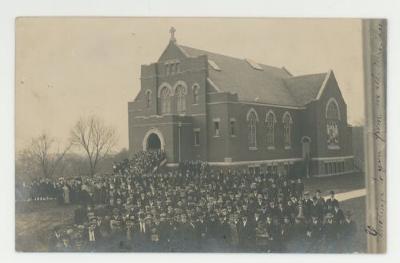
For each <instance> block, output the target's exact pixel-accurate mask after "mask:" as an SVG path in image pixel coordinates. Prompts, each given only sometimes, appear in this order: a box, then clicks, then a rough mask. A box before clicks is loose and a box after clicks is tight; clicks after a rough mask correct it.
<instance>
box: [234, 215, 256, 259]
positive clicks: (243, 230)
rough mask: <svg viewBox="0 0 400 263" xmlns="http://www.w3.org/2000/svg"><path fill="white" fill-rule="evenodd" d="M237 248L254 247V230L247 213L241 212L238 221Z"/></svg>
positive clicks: (245, 249)
mask: <svg viewBox="0 0 400 263" xmlns="http://www.w3.org/2000/svg"><path fill="white" fill-rule="evenodd" d="M238 236H239V249H241V250H243V251H248V250H249V249H250V248H252V247H254V246H252V245H254V244H255V240H256V230H255V227H254V225H253V224H251V223H250V222H249V220H248V217H247V214H246V213H243V214H242V216H241V220H240V221H239V222H238Z"/></svg>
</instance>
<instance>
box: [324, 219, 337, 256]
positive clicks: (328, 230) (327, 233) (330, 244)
mask: <svg viewBox="0 0 400 263" xmlns="http://www.w3.org/2000/svg"><path fill="white" fill-rule="evenodd" d="M325 220H326V223H325V225H324V227H323V241H324V242H323V243H324V244H323V248H324V249H325V250H326V252H327V253H333V252H335V251H336V246H337V240H338V235H339V225H338V224H336V223H335V222H334V221H333V214H332V213H327V214H326V218H325Z"/></svg>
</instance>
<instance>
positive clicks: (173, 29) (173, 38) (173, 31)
mask: <svg viewBox="0 0 400 263" xmlns="http://www.w3.org/2000/svg"><path fill="white" fill-rule="evenodd" d="M175 31H176V29H175V27H173V26H172V27H171V28H170V30H169V33H170V34H171V38H170V39H169V41H171V42H176V38H175Z"/></svg>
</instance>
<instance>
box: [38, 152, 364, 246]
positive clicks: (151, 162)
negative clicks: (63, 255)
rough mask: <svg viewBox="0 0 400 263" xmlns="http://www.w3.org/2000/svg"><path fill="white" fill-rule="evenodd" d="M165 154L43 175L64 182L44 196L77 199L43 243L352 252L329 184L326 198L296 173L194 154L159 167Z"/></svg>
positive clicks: (346, 222) (347, 219)
mask: <svg viewBox="0 0 400 263" xmlns="http://www.w3.org/2000/svg"><path fill="white" fill-rule="evenodd" d="M164 159H165V156H164V154H163V153H162V152H159V151H158V152H140V153H138V154H136V155H135V156H134V158H132V159H131V160H125V161H123V162H120V163H118V164H115V165H114V172H113V174H112V175H111V176H103V177H100V176H98V177H83V178H74V179H70V180H59V181H57V182H55V183H51V182H47V181H46V180H45V181H44V182H45V184H46V183H49V184H50V185H53V186H55V187H54V188H56V189H63V190H57V191H48V192H49V193H53V192H54V193H58V195H57V194H55V195H49V198H57V199H58V200H59V202H60V204H61V203H63V204H69V203H75V204H77V208H76V209H75V211H74V223H73V224H70V225H60V226H58V227H56V228H55V229H54V231H52V233H51V235H50V239H49V251H143V252H314V253H323V252H328V253H329V252H354V251H353V250H352V240H353V238H354V235H355V233H356V229H357V227H356V223H355V222H354V220H353V219H352V215H351V212H350V211H345V212H344V211H342V209H341V208H340V204H339V202H338V200H337V199H336V198H335V193H334V192H333V191H331V192H330V197H329V198H326V199H325V198H324V197H323V196H322V195H321V191H319V190H316V191H315V192H312V193H309V192H305V191H304V184H303V182H302V179H301V178H300V177H299V178H297V179H294V178H288V177H287V176H286V175H285V174H282V173H279V172H274V173H268V172H267V171H265V172H264V171H261V172H257V173H256V172H254V171H253V172H249V171H248V170H246V169H226V170H213V169H211V168H210V167H209V166H208V165H207V163H204V162H201V161H189V162H183V163H181V164H180V165H179V167H178V168H177V169H171V170H163V169H157V167H158V165H159V164H160V163H161V162H162V161H163V160H164ZM39 185H42V184H39ZM38 188H40V187H38ZM45 188H46V187H43V189H45ZM40 189H41V188H40ZM46 189H47V188H46ZM48 189H53V188H52V187H49V188H48ZM72 189H74V191H73V190H72ZM46 192H47V191H46ZM72 193H74V194H72ZM73 196H74V197H73ZM43 197H44V198H45V197H46V196H41V195H39V198H43ZM35 200H36V199H35Z"/></svg>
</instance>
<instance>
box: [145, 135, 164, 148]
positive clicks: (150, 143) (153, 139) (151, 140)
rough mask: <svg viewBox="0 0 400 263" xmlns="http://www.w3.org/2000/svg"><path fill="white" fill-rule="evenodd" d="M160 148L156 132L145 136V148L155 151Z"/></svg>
mask: <svg viewBox="0 0 400 263" xmlns="http://www.w3.org/2000/svg"><path fill="white" fill-rule="evenodd" d="M160 149H161V141H160V138H159V137H158V135H157V134H155V133H152V134H150V135H149V137H148V138H147V150H148V151H156V150H160Z"/></svg>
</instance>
